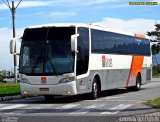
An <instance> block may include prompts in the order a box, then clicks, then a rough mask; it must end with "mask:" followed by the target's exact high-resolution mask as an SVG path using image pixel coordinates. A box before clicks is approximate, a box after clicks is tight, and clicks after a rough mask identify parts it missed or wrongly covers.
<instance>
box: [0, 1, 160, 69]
mask: <svg viewBox="0 0 160 122" xmlns="http://www.w3.org/2000/svg"><path fill="white" fill-rule="evenodd" d="M3 1H7V0H0V56H1V58H0V70H3V69H5V70H11V69H13V56H12V55H11V54H10V52H9V43H10V40H11V39H12V18H11V12H10V10H9V8H8V7H7V6H6V5H5V4H4V3H3ZM8 1H9V3H10V5H11V1H12V0H8ZM14 1H15V6H16V5H17V4H18V2H19V1H20V0H14ZM129 2H158V5H129ZM67 22H69V23H72V22H73V23H76V22H77V23H100V24H103V25H107V26H111V27H115V28H119V29H122V30H126V31H129V32H133V33H142V34H146V33H147V31H152V30H154V25H155V23H157V24H158V23H160V0H123V1H122V0H32V1H31V0H22V2H21V3H20V4H19V6H18V8H17V9H16V36H17V37H21V36H22V34H23V31H24V28H26V27H28V26H32V25H40V24H48V23H67Z"/></svg>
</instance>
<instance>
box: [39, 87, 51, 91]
mask: <svg viewBox="0 0 160 122" xmlns="http://www.w3.org/2000/svg"><path fill="white" fill-rule="evenodd" d="M39 90H40V91H49V88H39Z"/></svg>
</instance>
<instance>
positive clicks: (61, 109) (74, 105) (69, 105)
mask: <svg viewBox="0 0 160 122" xmlns="http://www.w3.org/2000/svg"><path fill="white" fill-rule="evenodd" d="M76 106H79V104H68V105H64V106H61V107H57V108H55V109H56V111H63V110H65V109H71V108H74V107H76Z"/></svg>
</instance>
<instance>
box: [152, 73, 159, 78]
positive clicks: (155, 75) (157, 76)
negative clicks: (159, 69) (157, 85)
mask: <svg viewBox="0 0 160 122" xmlns="http://www.w3.org/2000/svg"><path fill="white" fill-rule="evenodd" d="M152 77H153V78H160V73H157V74H153V76H152Z"/></svg>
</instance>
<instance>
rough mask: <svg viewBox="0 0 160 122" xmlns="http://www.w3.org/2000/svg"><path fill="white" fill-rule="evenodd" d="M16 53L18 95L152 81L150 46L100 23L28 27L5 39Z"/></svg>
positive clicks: (96, 90)
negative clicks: (17, 52) (19, 34)
mask: <svg viewBox="0 0 160 122" xmlns="http://www.w3.org/2000/svg"><path fill="white" fill-rule="evenodd" d="M17 40H20V41H21V48H20V54H19V73H20V78H21V80H20V87H21V94H22V95H43V96H44V97H45V99H46V100H50V99H53V96H55V95H64V96H68V95H77V94H85V93H90V97H91V98H92V99H96V98H97V97H99V96H100V93H101V91H104V90H109V89H118V88H134V89H135V90H140V88H141V85H143V84H146V83H149V82H151V72H152V71H151V69H152V68H151V67H152V58H151V46H150V41H149V38H148V37H147V36H146V35H142V34H134V33H130V32H126V31H122V30H118V29H115V28H111V27H107V26H103V25H100V24H83V23H58V24H47V25H39V26H31V27H28V28H26V29H25V30H24V33H23V36H22V37H21V38H14V39H13V40H11V42H10V52H11V53H12V54H14V53H15V52H14V47H15V45H16V41H17Z"/></svg>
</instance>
